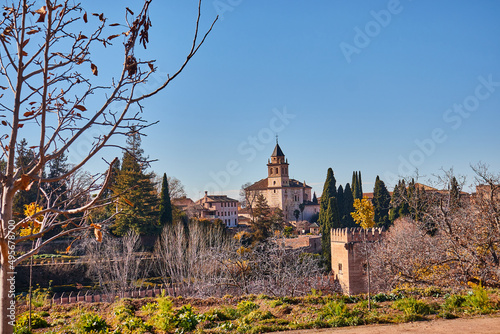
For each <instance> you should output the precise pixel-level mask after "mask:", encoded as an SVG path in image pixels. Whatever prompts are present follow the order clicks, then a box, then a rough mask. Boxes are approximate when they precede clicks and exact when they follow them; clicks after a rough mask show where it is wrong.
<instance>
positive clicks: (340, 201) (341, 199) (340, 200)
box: [337, 185, 346, 227]
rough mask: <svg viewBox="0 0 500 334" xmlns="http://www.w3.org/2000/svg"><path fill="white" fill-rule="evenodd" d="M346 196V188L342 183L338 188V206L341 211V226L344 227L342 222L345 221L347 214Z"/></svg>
mask: <svg viewBox="0 0 500 334" xmlns="http://www.w3.org/2000/svg"><path fill="white" fill-rule="evenodd" d="M344 197H345V194H344V188H343V187H342V185H340V186H339V188H338V189H337V207H338V211H339V217H340V226H341V227H344V224H343V223H342V222H343V220H344V216H345V214H346V212H345V203H344Z"/></svg>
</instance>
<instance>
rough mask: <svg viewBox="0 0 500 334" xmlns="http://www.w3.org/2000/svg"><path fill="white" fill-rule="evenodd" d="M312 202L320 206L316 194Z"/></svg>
mask: <svg viewBox="0 0 500 334" xmlns="http://www.w3.org/2000/svg"><path fill="white" fill-rule="evenodd" d="M312 202H313V203H314V204H318V198H317V197H316V192H314V194H313V199H312Z"/></svg>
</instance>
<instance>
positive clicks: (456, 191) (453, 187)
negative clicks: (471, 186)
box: [450, 176, 460, 210]
mask: <svg viewBox="0 0 500 334" xmlns="http://www.w3.org/2000/svg"><path fill="white" fill-rule="evenodd" d="M458 207H460V186H459V184H458V181H457V179H456V178H455V177H454V176H453V177H452V178H451V181H450V209H452V210H453V209H456V208H458Z"/></svg>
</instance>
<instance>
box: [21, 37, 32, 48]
mask: <svg viewBox="0 0 500 334" xmlns="http://www.w3.org/2000/svg"><path fill="white" fill-rule="evenodd" d="M29 41H30V39H29V38H28V39H27V40H25V41H24V42H23V44H21V47H22V48H24V47H25V46H26V44H28V43H29Z"/></svg>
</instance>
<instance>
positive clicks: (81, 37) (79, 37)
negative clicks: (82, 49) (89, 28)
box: [76, 33, 88, 41]
mask: <svg viewBox="0 0 500 334" xmlns="http://www.w3.org/2000/svg"><path fill="white" fill-rule="evenodd" d="M87 38H88V37H87V36H85V35H82V34H81V33H80V34H79V35H78V38H77V39H76V40H77V41H79V40H81V39H87Z"/></svg>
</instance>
